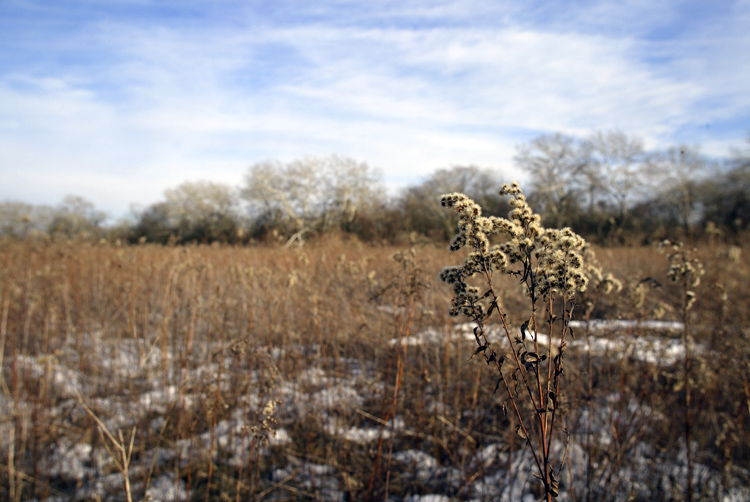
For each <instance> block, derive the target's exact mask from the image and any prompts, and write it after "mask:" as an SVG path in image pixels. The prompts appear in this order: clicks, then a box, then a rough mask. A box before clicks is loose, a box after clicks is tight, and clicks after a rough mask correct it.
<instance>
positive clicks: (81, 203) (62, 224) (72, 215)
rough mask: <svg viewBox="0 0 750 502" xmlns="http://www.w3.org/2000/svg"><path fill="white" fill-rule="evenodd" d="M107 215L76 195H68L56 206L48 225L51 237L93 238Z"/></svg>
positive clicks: (99, 230)
mask: <svg viewBox="0 0 750 502" xmlns="http://www.w3.org/2000/svg"><path fill="white" fill-rule="evenodd" d="M106 219H107V214H106V213H104V212H103V211H99V210H97V209H96V207H94V204H93V203H91V202H89V201H88V200H86V199H84V198H83V197H80V196H77V195H68V196H66V197H65V198H64V199H63V201H62V202H61V203H60V204H59V205H58V206H57V208H56V210H55V212H54V216H53V218H52V221H51V222H50V224H49V233H50V234H51V235H61V236H64V237H79V236H80V237H93V236H96V235H97V234H99V233H100V232H101V230H102V228H101V226H102V224H103V223H104V221H105V220H106Z"/></svg>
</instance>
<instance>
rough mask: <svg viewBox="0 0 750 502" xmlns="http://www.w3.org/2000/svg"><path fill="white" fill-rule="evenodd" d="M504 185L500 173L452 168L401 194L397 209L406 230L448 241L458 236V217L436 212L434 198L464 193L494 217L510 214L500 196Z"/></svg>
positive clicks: (474, 168) (465, 167) (470, 168)
mask: <svg viewBox="0 0 750 502" xmlns="http://www.w3.org/2000/svg"><path fill="white" fill-rule="evenodd" d="M501 184H502V181H501V180H500V176H499V173H498V172H497V171H493V170H491V169H483V168H480V167H477V166H453V167H451V168H448V169H438V170H437V171H435V172H433V173H432V174H431V175H430V176H429V177H428V178H427V179H425V180H424V181H423V182H422V183H420V184H419V185H415V186H411V187H408V188H406V189H405V190H403V191H402V192H401V194H400V195H399V196H398V198H397V200H396V206H397V208H398V210H399V212H400V213H401V215H402V219H403V221H404V223H405V225H404V227H405V228H406V229H411V230H413V231H416V232H419V233H421V234H423V235H426V236H428V237H430V238H433V239H440V240H449V239H450V238H451V237H452V236H453V234H454V233H455V227H456V221H457V220H456V217H455V215H454V214H452V213H449V212H447V211H435V206H436V203H437V202H436V200H435V194H436V193H439V194H443V193H455V192H458V193H464V194H467V195H468V196H469V197H471V198H472V199H473V200H475V201H476V202H477V203H478V204H480V205H481V206H482V207H484V208H485V210H486V211H487V212H488V213H489V214H492V215H499V214H503V213H505V212H507V207H508V206H507V203H506V201H504V200H503V199H502V198H501V197H500V196H499V194H498V187H499V186H500V185H501Z"/></svg>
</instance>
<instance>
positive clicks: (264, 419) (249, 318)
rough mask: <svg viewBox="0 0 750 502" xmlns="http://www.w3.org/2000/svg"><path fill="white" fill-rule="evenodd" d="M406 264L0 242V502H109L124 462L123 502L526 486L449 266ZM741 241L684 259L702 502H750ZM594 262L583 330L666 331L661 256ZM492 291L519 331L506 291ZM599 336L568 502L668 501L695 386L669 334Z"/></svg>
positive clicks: (516, 297) (329, 243) (231, 250)
mask: <svg viewBox="0 0 750 502" xmlns="http://www.w3.org/2000/svg"><path fill="white" fill-rule="evenodd" d="M404 251H405V250H403V249H398V248H392V247H376V246H366V245H362V244H360V243H359V242H357V241H356V240H346V239H336V238H329V239H322V240H320V241H319V242H316V243H315V244H313V245H308V246H305V247H302V248H290V249H281V248H278V247H255V248H243V247H227V246H188V247H161V246H152V245H145V246H136V247H124V248H118V247H112V246H109V245H101V246H97V245H91V244H87V243H81V244H72V243H49V242H46V241H33V240H30V241H26V242H20V241H8V240H6V241H2V243H1V244H0V262H1V263H2V268H1V269H0V270H2V272H0V292H1V293H0V294H1V297H0V309H1V312H0V350H1V351H2V362H3V365H2V381H1V382H0V387H1V388H2V393H1V394H0V406H1V407H2V410H3V411H2V416H3V418H2V422H1V423H0V466H2V470H1V471H0V498H4V499H6V500H99V499H104V500H106V499H113V500H122V499H124V498H125V495H124V494H125V493H126V484H125V480H124V479H123V470H124V469H123V467H124V466H123V463H124V462H123V459H124V458H125V454H126V453H127V460H128V464H127V465H126V467H127V469H125V471H126V472H127V477H128V478H129V479H128V483H129V486H130V489H131V490H132V494H133V497H134V499H141V498H143V497H144V495H145V494H146V491H147V490H148V493H149V494H150V495H151V496H152V497H153V498H154V499H155V500H207V499H220V498H221V499H230V500H253V499H255V500H269V499H270V500H307V499H310V500H312V499H315V500H383V499H385V498H386V494H388V495H390V496H393V497H396V498H405V497H407V496H412V495H419V494H427V493H439V494H441V495H443V496H445V497H446V498H445V500H449V499H455V500H495V499H496V498H497V497H499V496H500V495H501V494H504V495H503V496H507V497H510V498H511V499H512V500H515V499H516V498H517V497H520V496H521V492H522V491H524V492H528V493H533V492H535V491H536V490H538V488H539V487H538V483H537V482H536V481H535V480H534V479H533V478H531V477H530V475H529V473H530V472H531V469H530V464H529V461H530V459H529V458H528V457H525V456H524V453H523V448H522V444H521V440H520V439H519V437H518V436H517V435H516V433H515V432H514V423H513V417H512V416H510V415H508V416H506V415H505V413H504V412H503V409H502V408H503V403H504V398H503V396H501V395H500V393H499V392H498V393H497V394H494V395H493V394H492V388H493V387H494V386H495V382H496V373H493V371H492V368H491V367H489V366H487V365H484V364H481V365H480V364H475V363H476V361H471V362H470V361H469V359H470V357H471V355H472V354H473V353H474V351H475V348H476V344H475V343H474V342H473V341H472V340H471V339H467V338H465V337H464V336H458V335H457V333H462V331H461V329H462V327H461V325H460V324H457V323H458V321H457V320H456V319H455V318H450V317H449V316H448V315H447V310H448V309H447V307H448V304H449V299H450V297H451V290H450V288H449V287H448V286H447V285H445V284H442V283H441V282H440V281H439V279H438V273H439V271H440V269H441V268H442V267H443V266H444V265H445V264H447V263H456V264H458V263H457V260H458V258H457V257H454V256H452V255H450V254H449V253H448V251H447V250H444V249H442V248H435V247H432V246H425V247H421V248H419V249H417V250H416V251H415V252H414V253H412V252H406V253H404ZM743 251H744V250H740V249H739V248H727V247H725V246H723V245H710V246H704V247H701V248H700V249H698V250H697V255H698V256H699V257H700V258H701V259H702V261H703V263H704V264H705V268H706V274H705V276H704V277H703V280H702V282H701V285H700V287H698V288H696V294H697V300H696V303H695V306H694V307H693V310H692V313H691V316H692V317H691V323H690V326H691V335H692V340H693V348H692V349H691V350H692V365H691V367H690V368H691V369H690V378H691V384H690V386H689V388H690V389H691V403H692V405H691V408H692V409H691V414H690V419H691V422H692V431H693V432H692V439H691V440H692V449H691V452H692V464H693V466H692V468H693V471H694V474H693V476H694V478H693V479H694V485H693V486H694V495H693V497H694V500H718V499H720V498H721V497H722V496H727V497H729V498H728V499H727V500H733V498H732V497H735V498H734V499H737V500H739V499H741V498H742V497H743V496H745V497H746V496H747V490H746V489H745V488H743V487H746V486H747V485H748V481H749V480H750V478H749V476H750V470H749V469H750V461H749V460H748V459H750V448H748V444H750V390H749V389H750V384H749V380H750V349H749V348H748V347H750V345H749V344H748V336H750V333H749V332H748V328H747V325H746V322H745V317H746V314H747V305H748V304H750V268H749V267H748V266H747V265H746V264H745V262H744V261H743V257H742V252H743ZM397 252H400V253H401V254H400V255H398V257H397V258H398V260H394V259H393V255H394V254H395V253H397ZM598 256H599V259H600V261H601V262H602V265H603V268H604V269H605V270H608V271H611V272H613V273H614V274H615V275H616V276H617V277H618V278H619V279H620V280H621V281H622V282H623V283H624V284H625V288H624V289H623V291H622V292H621V293H620V294H619V295H616V296H614V297H602V298H600V299H598V300H597V302H596V305H595V307H594V308H593V310H592V311H591V312H592V318H606V319H622V320H630V319H632V320H649V319H655V318H660V319H663V320H675V321H676V320H680V315H681V313H680V311H679V309H680V305H682V303H681V302H682V300H683V299H682V297H681V296H680V290H679V288H678V287H676V286H673V285H672V284H671V283H670V282H669V281H668V280H667V278H666V272H667V269H668V262H667V261H666V259H665V257H664V256H662V255H660V254H658V253H657V251H656V250H655V249H654V248H651V247H642V248H611V249H602V250H599V251H598ZM495 286H496V291H499V299H500V301H501V302H503V304H504V305H505V306H506V308H507V310H509V311H512V312H514V314H515V313H518V314H519V317H518V318H520V319H522V318H523V316H526V317H527V318H528V316H529V314H530V312H526V311H524V309H525V308H527V307H526V304H527V302H526V301H525V299H524V298H523V297H522V295H521V289H520V287H519V285H518V284H517V282H515V280H514V279H513V278H512V277H505V278H503V279H501V280H499V282H496V284H495ZM592 305H593V303H592ZM513 329H519V326H515V327H514V328H513ZM467 333H468V334H470V333H471V332H470V331H468V332H465V333H464V334H467ZM489 333H490V337H492V336H495V335H492V334H491V332H489ZM592 335H593V336H594V338H592V339H591V340H592V344H594V343H596V344H598V345H597V346H598V347H604V348H603V349H602V350H594V349H592V350H591V357H590V358H588V357H587V352H586V350H585V348H586V344H585V340H586V329H585V328H577V329H576V330H575V336H576V338H577V340H578V343H577V344H573V345H571V348H570V349H569V350H568V352H567V354H566V357H567V358H568V359H566V367H565V372H566V378H567V380H566V384H565V391H564V393H563V394H562V395H560V396H559V400H560V413H561V418H560V420H561V421H564V423H565V425H566V428H567V429H568V431H569V432H570V434H571V446H570V451H569V453H568V464H567V466H566V468H565V469H564V470H563V474H562V476H561V479H560V481H559V482H560V497H561V498H566V499H567V500H573V499H575V500H584V499H586V500H604V499H608V500H626V499H628V498H629V497H630V496H632V497H633V499H634V500H646V499H649V500H654V499H663V500H681V499H682V498H683V497H684V493H685V473H684V472H683V471H681V470H680V469H683V470H684V469H685V468H686V463H685V458H686V457H685V448H684V445H685V441H684V430H683V428H682V418H681V417H684V416H685V409H684V406H685V397H684V392H685V388H686V386H685V379H684V374H683V372H684V367H683V364H682V359H681V357H682V356H680V353H679V352H676V353H675V352H670V351H672V350H673V348H674V347H675V345H674V344H671V343H672V342H675V344H677V346H679V344H680V343H681V342H680V340H681V338H680V337H681V333H680V332H657V331H653V330H649V329H646V328H644V327H637V326H634V325H628V324H623V325H622V326H621V327H620V328H619V330H608V331H592ZM607 339H609V340H610V342H611V343H610V344H609V345H604V344H603V343H604V341H605V340H607ZM649 343H650V344H651V345H648V344H649ZM644 344H645V345H644ZM644 347H653V350H652V351H651V352H648V353H647V356H644V352H643V350H644ZM675 354H676V355H675ZM588 361H591V365H590V366H589V364H588ZM495 371H496V370H495ZM78 394H80V399H79V397H78ZM88 410H90V411H91V413H88ZM94 416H95V417H96V418H94ZM104 429H106V431H105V430H104ZM133 431H134V432H133ZM133 433H134V436H133V440H132V451H130V452H128V447H129V442H130V438H131V434H133ZM118 442H119V445H117V446H113V444H117V443H118ZM108 451H109V453H108ZM742 489H745V491H744V492H743V491H742ZM511 491H512V493H511ZM539 495H540V493H538V491H537V498H538V497H539ZM413 500H418V499H417V498H414V499H413Z"/></svg>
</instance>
